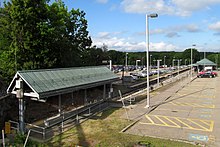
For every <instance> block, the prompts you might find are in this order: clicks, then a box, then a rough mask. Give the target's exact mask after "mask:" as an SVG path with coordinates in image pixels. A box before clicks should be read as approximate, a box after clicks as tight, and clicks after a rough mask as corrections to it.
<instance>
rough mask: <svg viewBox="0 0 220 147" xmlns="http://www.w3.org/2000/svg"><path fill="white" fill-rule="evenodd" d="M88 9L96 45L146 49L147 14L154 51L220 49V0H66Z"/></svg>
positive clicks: (219, 50)
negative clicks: (194, 47) (193, 48)
mask: <svg viewBox="0 0 220 147" xmlns="http://www.w3.org/2000/svg"><path fill="white" fill-rule="evenodd" d="M64 3H65V5H66V6H67V7H68V9H69V10H70V9H72V8H74V9H77V8H79V9H80V10H83V11H85V13H86V19H87V20H88V30H89V32H90V36H91V37H92V41H93V45H96V46H98V47H100V46H102V45H103V44H105V45H107V46H108V49H109V50H110V49H112V50H118V51H123V52H127V51H128V52H132V51H145V50H146V47H145V46H146V43H145V40H146V38H145V32H146V28H145V22H146V20H145V15H146V14H151V13H157V14H158V15H159V17H158V18H154V19H153V18H150V19H149V27H150V51H183V50H185V49H186V48H190V47H192V45H193V44H196V48H197V49H198V50H199V51H201V52H205V51H213V52H220V0H64Z"/></svg>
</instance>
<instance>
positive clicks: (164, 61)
mask: <svg viewBox="0 0 220 147" xmlns="http://www.w3.org/2000/svg"><path fill="white" fill-rule="evenodd" d="M165 64H166V56H164V60H163V67H164V68H165Z"/></svg>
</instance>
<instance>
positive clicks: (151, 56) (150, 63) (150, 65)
mask: <svg viewBox="0 0 220 147" xmlns="http://www.w3.org/2000/svg"><path fill="white" fill-rule="evenodd" d="M151 57H152V55H150V69H151V67H152V65H151Z"/></svg>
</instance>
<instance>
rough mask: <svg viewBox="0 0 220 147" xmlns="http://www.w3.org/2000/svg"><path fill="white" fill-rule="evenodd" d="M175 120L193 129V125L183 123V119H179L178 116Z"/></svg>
mask: <svg viewBox="0 0 220 147" xmlns="http://www.w3.org/2000/svg"><path fill="white" fill-rule="evenodd" d="M175 119H176V120H177V121H179V122H180V123H182V124H184V125H185V126H187V127H188V128H190V129H194V128H193V127H191V126H190V125H188V124H186V123H184V122H183V121H181V120H179V118H175Z"/></svg>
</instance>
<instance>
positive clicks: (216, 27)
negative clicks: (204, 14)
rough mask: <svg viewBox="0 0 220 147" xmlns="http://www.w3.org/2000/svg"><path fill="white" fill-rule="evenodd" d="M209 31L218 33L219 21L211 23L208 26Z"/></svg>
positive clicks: (219, 31)
mask: <svg viewBox="0 0 220 147" xmlns="http://www.w3.org/2000/svg"><path fill="white" fill-rule="evenodd" d="M209 29H211V30H213V31H216V32H218V33H220V21H218V22H216V23H213V24H210V25H209Z"/></svg>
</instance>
